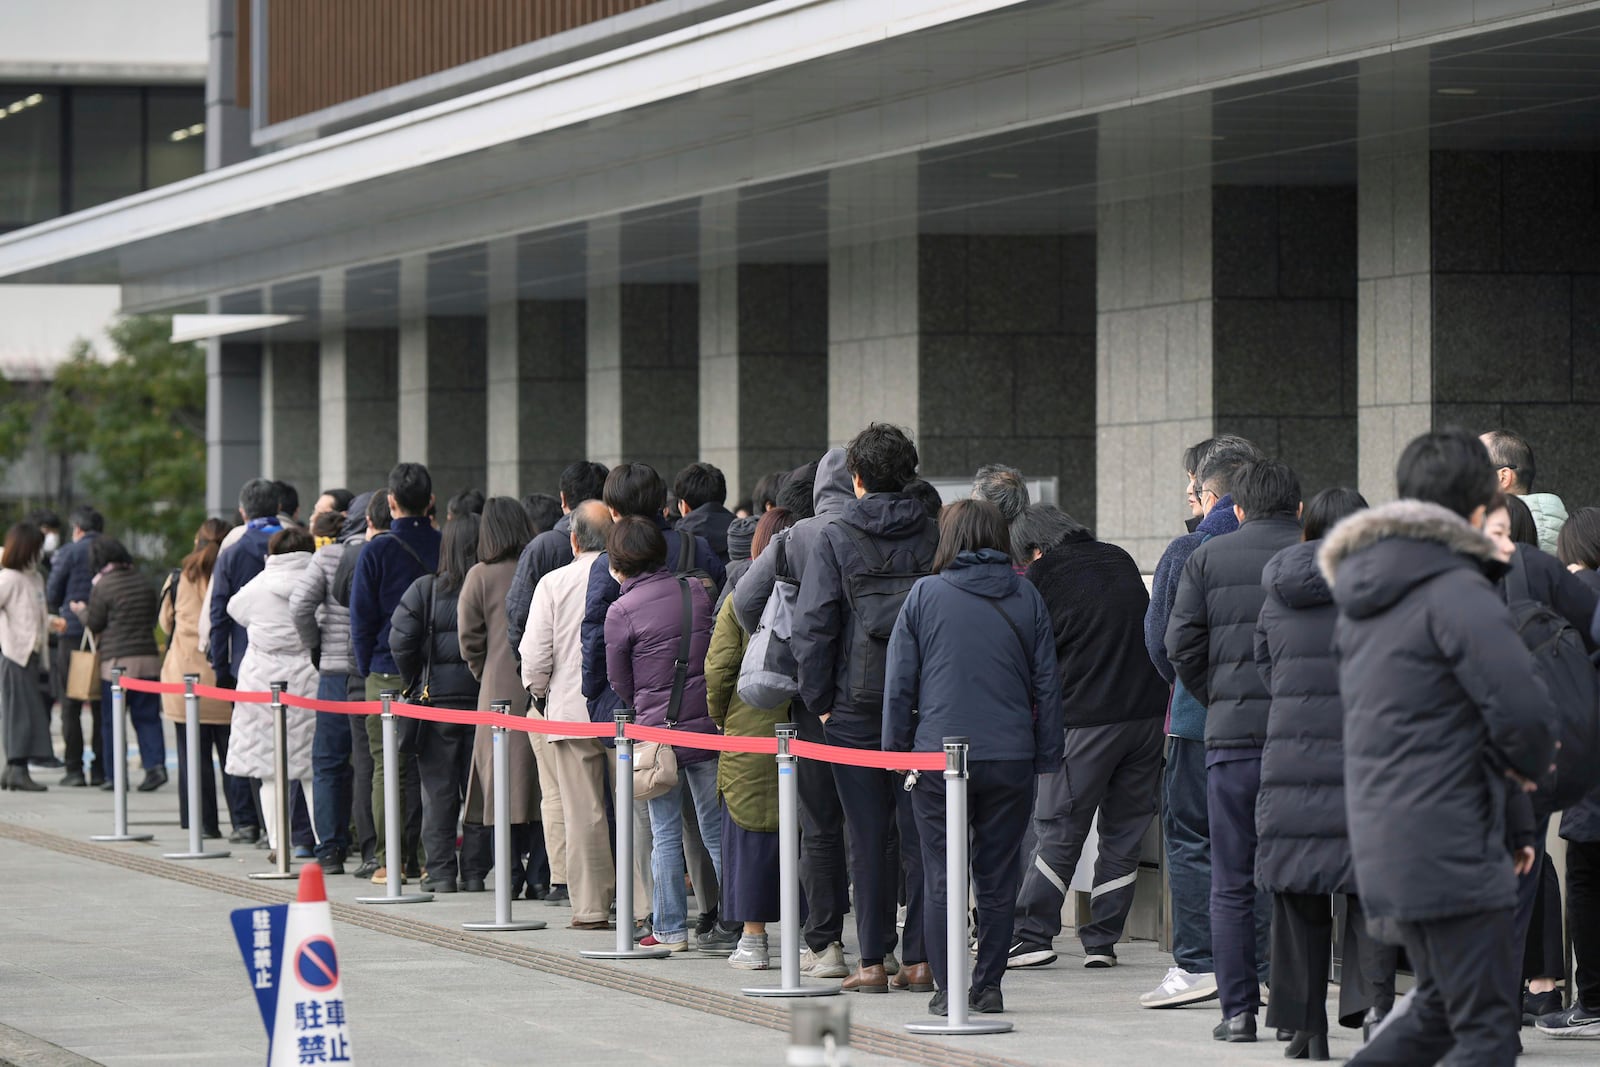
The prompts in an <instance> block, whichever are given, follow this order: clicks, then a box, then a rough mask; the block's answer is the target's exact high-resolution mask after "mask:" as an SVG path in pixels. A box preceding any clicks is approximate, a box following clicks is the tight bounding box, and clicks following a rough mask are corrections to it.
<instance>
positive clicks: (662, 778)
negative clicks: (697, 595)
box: [633, 578, 694, 800]
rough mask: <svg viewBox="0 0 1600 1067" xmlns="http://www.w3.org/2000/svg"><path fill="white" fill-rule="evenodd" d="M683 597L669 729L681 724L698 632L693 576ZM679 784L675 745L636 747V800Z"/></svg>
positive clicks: (681, 585)
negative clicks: (691, 646)
mask: <svg viewBox="0 0 1600 1067" xmlns="http://www.w3.org/2000/svg"><path fill="white" fill-rule="evenodd" d="M678 592H679V593H680V594H681V595H682V597H683V630H682V632H681V633H680V634H679V635H678V658H677V659H676V660H675V661H673V665H672V697H671V698H670V699H669V700H668V701H667V729H669V730H671V729H673V728H674V727H676V726H677V725H678V713H679V711H681V710H682V709H683V688H684V686H685V685H687V684H688V681H689V644H690V640H691V638H692V637H693V631H694V600H693V594H691V593H690V592H689V579H687V578H679V579H678ZM677 784H678V757H677V754H676V753H674V752H673V751H672V746H671V745H663V744H660V743H658V742H655V741H640V742H639V743H637V744H635V745H634V746H633V799H635V800H654V799H655V798H656V797H659V796H665V795H666V794H667V793H668V792H670V791H671V790H672V788H673V787H674V786H676V785H677Z"/></svg>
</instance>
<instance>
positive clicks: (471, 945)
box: [0, 820, 1026, 1067]
mask: <svg viewBox="0 0 1600 1067" xmlns="http://www.w3.org/2000/svg"><path fill="white" fill-rule="evenodd" d="M0 837H7V838H10V839H11V840H13V841H20V842H22V843H23V844H27V845H34V846H37V847H39V848H45V849H49V850H50V851H52V852H59V853H63V854H64V855H68V856H77V857H79V858H80V859H87V860H93V861H95V862H96V863H107V864H111V865H112V866H115V867H122V868H124V869H126V870H130V871H136V872H138V873H139V874H148V875H151V876H153V877H156V878H165V879H167V880H168V881H173V882H181V883H183V884H184V885H190V886H194V887H195V888H197V889H206V890H210V891H212V892H214V893H225V894H227V895H229V896H235V897H241V898H243V899H246V900H255V901H263V902H266V903H269V904H282V903H286V902H288V901H291V900H293V899H294V896H295V892H294V890H293V889H290V888H278V887H276V886H273V885H271V884H269V883H265V882H249V881H244V880H242V879H238V878H231V877H228V876H226V875H220V874H213V873H210V872H208V871H204V870H201V869H199V868H196V867H188V866H184V865H182V864H177V863H172V862H169V861H166V860H161V859H157V858H155V857H152V856H142V855H139V854H138V853H137V852H131V851H123V850H121V849H117V848H114V847H111V846H108V845H98V844H94V843H92V842H89V841H78V840H75V839H73V838H70V837H64V836H62V835H60V834H54V833H50V832H48V831H44V830H36V829H32V828H30V827H25V826H18V825H17V824H15V823H11V822H7V821H4V820H0ZM287 884H288V885H292V884H293V883H287ZM332 909H333V917H334V918H335V919H337V920H339V921H340V922H343V923H348V924H350V925H351V926H359V927H361V928H362V929H363V930H372V931H374V932H376V933H380V934H391V935H393V936H395V937H403V938H405V939H406V940H408V941H416V942H420V943H422V944H425V945H435V946H437V947H439V948H446V949H450V950H451V951H454V952H461V953H465V954H466V955H469V956H480V957H482V958H484V959H492V960H499V961H500V962H502V963H510V964H514V965H516V966H518V967H526V968H528V969H529V970H534V971H539V972H541V973H543V974H553V975H557V976H559V977H562V978H571V979H573V980H575V981H579V982H585V983H588V984H589V985H595V986H602V987H604V988H607V989H616V990H620V991H622V992H625V993H633V994H635V995H637V996H641V997H649V998H651V999H652V1000H658V1001H661V1002H663V1003H666V1004H672V1005H676V1006H677V1007H680V1008H688V1009H690V1010H692V1011H699V1012H705V1013H706V1014H708V1015H717V1016H721V1017H722V1018H725V1019H733V1020H735V1021H737V1022H742V1023H749V1024H751V1025H752V1026H761V1027H765V1028H767V1029H769V1030H778V1031H781V1032H783V1033H788V1031H789V1013H788V1012H787V1011H786V1010H784V1009H782V1008H778V1007H774V1006H773V1005H771V1004H768V1003H764V1002H762V1001H758V1000H752V999H750V998H748V997H740V996H733V995H731V994H728V993H718V992H715V991H712V990H707V989H701V988H700V987H698V986H693V985H689V984H688V983H686V982H677V981H673V980H672V979H669V978H657V977H653V976H652V975H650V974H649V973H647V972H645V971H636V970H623V969H620V968H617V967H612V966H607V965H605V964H603V963H597V962H593V961H590V960H585V959H582V958H579V957H576V956H569V955H566V954H565V953H560V952H550V951H547V950H545V949H538V948H529V947H527V946H524V945H518V944H513V943H511V942H502V941H491V940H485V939H483V938H479V937H473V936H471V935H468V934H466V933H463V932H460V931H457V930H453V929H451V928H448V927H444V926H437V925H434V924H432V923H427V922H418V921H417V920H415V919H406V918H403V917H399V916H396V915H395V914H394V913H393V912H380V911H376V910H368V909H365V908H357V907H353V906H351V905H349V904H339V903H335V904H333V905H332ZM850 1043H851V1045H852V1047H854V1048H856V1049H859V1050H860V1051H861V1052H864V1053H868V1054H871V1055H876V1056H889V1057H892V1058H894V1059H898V1060H904V1061H906V1062H908V1063H918V1064H926V1065H928V1067H1026V1065H1025V1064H1022V1063H1020V1062H1019V1061H1017V1060H1008V1059H1002V1058H1000V1057H996V1056H983V1055H978V1054H975V1053H971V1052H967V1051H965V1050H963V1049H958V1048H951V1047H948V1046H944V1045H937V1044H931V1043H929V1042H926V1041H918V1040H916V1039H915V1038H912V1037H909V1036H906V1035H902V1034H897V1033H895V1032H893V1031H890V1030H880V1029H876V1028H874V1027H866V1026H851V1028H850Z"/></svg>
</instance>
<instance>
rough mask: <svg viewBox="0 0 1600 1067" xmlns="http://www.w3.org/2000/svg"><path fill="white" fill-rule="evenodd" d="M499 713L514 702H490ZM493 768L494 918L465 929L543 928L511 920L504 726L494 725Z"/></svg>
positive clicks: (508, 739) (508, 776)
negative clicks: (491, 920)
mask: <svg viewBox="0 0 1600 1067" xmlns="http://www.w3.org/2000/svg"><path fill="white" fill-rule="evenodd" d="M490 707H491V708H493V709H494V712H495V714H497V715H510V714H511V702H510V701H509V700H497V701H495V702H494V703H493V704H491V705H490ZM493 730H494V734H493V737H492V738H491V740H492V742H493V759H494V762H493V768H494V921H493V922H471V923H462V924H461V928H462V929H463V930H477V931H480V932H487V933H502V932H510V931H513V930H543V929H544V927H545V924H544V923H542V922H540V921H539V920H537V919H524V920H523V921H521V922H513V921H512V919H511V753H510V752H509V751H508V750H507V749H506V746H507V745H508V744H510V743H511V734H510V732H509V731H507V730H506V728H505V727H504V726H495V727H493Z"/></svg>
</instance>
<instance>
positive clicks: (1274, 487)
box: [1233, 459, 1303, 520]
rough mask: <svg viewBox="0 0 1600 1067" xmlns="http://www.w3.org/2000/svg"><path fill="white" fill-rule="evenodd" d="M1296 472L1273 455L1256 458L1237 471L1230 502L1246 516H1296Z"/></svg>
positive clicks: (1298, 488) (1297, 491)
mask: <svg viewBox="0 0 1600 1067" xmlns="http://www.w3.org/2000/svg"><path fill="white" fill-rule="evenodd" d="M1302 499H1303V498H1302V497H1301V495H1300V476H1299V475H1297V474H1295V472H1294V470H1293V469H1292V468H1291V467H1290V466H1289V465H1288V464H1287V463H1283V462H1280V461H1278V460H1275V459H1258V460H1256V461H1255V462H1254V463H1249V464H1246V465H1245V466H1244V468H1243V469H1241V470H1240V471H1239V476H1238V477H1237V478H1236V479H1234V483H1233V502H1234V504H1236V505H1237V506H1238V508H1239V510H1240V511H1242V512H1244V517H1245V519H1246V520H1249V519H1265V518H1270V517H1273V516H1284V515H1287V516H1289V517H1290V518H1299V517H1300V503H1301V501H1302Z"/></svg>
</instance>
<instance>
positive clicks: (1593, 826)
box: [1561, 571, 1600, 842]
mask: <svg viewBox="0 0 1600 1067" xmlns="http://www.w3.org/2000/svg"><path fill="white" fill-rule="evenodd" d="M1577 577H1578V580H1579V581H1580V582H1582V583H1583V585H1584V588H1586V589H1588V590H1589V591H1590V592H1600V573H1597V572H1595V571H1578V572H1577ZM1584 636H1585V637H1586V638H1587V637H1589V636H1590V635H1589V634H1585V635H1584ZM1561 836H1562V837H1563V838H1565V839H1566V840H1568V841H1590V842H1593V841H1600V789H1596V790H1595V791H1594V792H1592V793H1590V794H1589V795H1588V796H1586V797H1584V798H1583V800H1582V801H1580V802H1579V803H1577V804H1574V805H1573V806H1572V807H1570V808H1568V809H1567V810H1566V811H1565V812H1564V813H1563V814H1562V816H1561Z"/></svg>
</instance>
